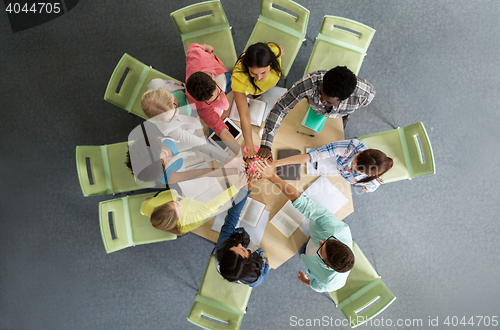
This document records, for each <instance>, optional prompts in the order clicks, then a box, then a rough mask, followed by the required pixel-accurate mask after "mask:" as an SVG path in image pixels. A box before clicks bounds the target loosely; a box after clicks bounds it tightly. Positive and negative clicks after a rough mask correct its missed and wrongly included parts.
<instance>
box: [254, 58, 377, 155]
mask: <svg viewBox="0 0 500 330" xmlns="http://www.w3.org/2000/svg"><path fill="white" fill-rule="evenodd" d="M374 97H375V88H374V87H373V85H372V84H370V83H369V82H367V81H366V80H364V79H361V78H358V77H356V75H355V74H354V73H353V72H352V71H351V70H349V69H348V68H347V67H345V66H343V67H340V66H337V67H335V68H333V69H331V70H329V71H326V70H320V71H315V72H311V73H308V74H306V75H305V76H304V77H302V79H300V80H299V81H297V82H296V83H294V84H293V86H292V87H291V88H290V89H289V90H288V91H287V92H286V93H285V94H284V95H283V96H282V97H281V98H280V99H279V100H278V101H277V102H276V104H275V105H274V107H273V108H272V109H271V112H270V113H269V116H268V117H267V120H266V125H265V127H264V132H263V135H262V140H261V146H260V149H259V152H258V157H259V158H272V153H271V148H272V144H273V139H274V136H275V135H276V133H277V132H278V129H279V127H280V125H281V122H282V121H283V119H284V118H285V116H286V115H287V113H288V112H289V111H290V110H292V109H293V108H294V107H295V105H296V104H297V103H298V102H299V101H301V100H302V99H304V98H306V99H307V101H308V102H309V105H310V107H311V108H312V110H314V112H315V113H316V114H317V115H319V116H325V117H328V118H338V117H342V121H343V123H344V128H345V126H346V124H347V119H348V118H349V115H350V114H351V113H353V112H354V111H355V110H356V109H358V108H360V107H365V106H367V105H368V104H370V102H371V101H372V100H373V98H374Z"/></svg>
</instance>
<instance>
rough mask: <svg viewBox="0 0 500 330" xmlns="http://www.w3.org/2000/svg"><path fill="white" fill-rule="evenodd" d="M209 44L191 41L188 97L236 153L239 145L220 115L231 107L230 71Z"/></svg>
mask: <svg viewBox="0 0 500 330" xmlns="http://www.w3.org/2000/svg"><path fill="white" fill-rule="evenodd" d="M213 51H214V48H213V47H212V46H210V45H207V44H203V45H199V44H191V45H189V47H188V50H187V56H186V97H187V99H188V101H189V104H195V106H196V110H197V111H198V114H199V115H200V117H201V119H203V121H204V122H205V123H206V124H207V125H208V127H210V128H211V129H212V130H213V131H214V132H215V134H217V135H218V136H219V137H220V139H221V140H222V141H224V143H225V144H226V145H227V146H228V147H229V148H230V149H231V150H233V151H234V152H235V153H236V154H238V153H239V152H240V146H239V144H238V142H236V140H235V138H234V137H233V135H232V134H231V133H230V132H229V129H228V127H227V126H226V124H224V122H223V121H222V119H221V115H222V112H223V111H225V110H227V109H229V102H228V100H227V97H226V94H225V91H226V90H227V89H226V87H227V86H230V85H231V80H230V79H231V74H230V73H229V71H228V69H227V68H226V67H225V66H224V64H223V63H222V62H221V61H220V60H219V59H218V58H217V56H215V55H214V54H213Z"/></svg>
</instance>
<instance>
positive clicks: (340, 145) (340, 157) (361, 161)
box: [272, 139, 393, 192]
mask: <svg viewBox="0 0 500 330" xmlns="http://www.w3.org/2000/svg"><path fill="white" fill-rule="evenodd" d="M329 157H336V159H337V169H338V170H339V172H340V175H341V176H342V177H343V178H344V179H346V180H347V182H349V183H350V184H353V185H355V186H361V187H363V191H364V192H373V191H375V190H377V188H378V187H379V186H380V184H381V183H382V178H381V176H382V175H383V174H384V173H386V172H387V171H389V170H390V169H391V168H392V165H393V161H392V158H390V157H387V155H386V154H385V153H383V152H382V151H380V150H377V149H368V147H367V146H365V145H364V144H363V143H362V142H361V141H359V140H357V139H352V140H341V141H335V142H332V143H330V144H327V145H324V146H322V147H319V148H313V149H311V150H309V152H307V153H305V154H300V155H296V156H291V157H287V158H282V159H278V160H276V161H274V162H273V163H272V166H275V167H276V166H283V165H289V164H300V163H307V162H310V163H316V162H317V161H319V160H321V159H325V158H329Z"/></svg>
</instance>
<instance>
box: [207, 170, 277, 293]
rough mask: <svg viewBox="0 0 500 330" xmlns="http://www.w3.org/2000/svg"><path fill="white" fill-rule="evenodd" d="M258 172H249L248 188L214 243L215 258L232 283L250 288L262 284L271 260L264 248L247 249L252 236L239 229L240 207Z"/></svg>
mask: <svg viewBox="0 0 500 330" xmlns="http://www.w3.org/2000/svg"><path fill="white" fill-rule="evenodd" d="M256 180H257V174H255V173H252V174H249V182H248V190H241V191H240V192H239V196H237V198H236V200H237V201H239V200H240V199H241V201H239V202H238V203H237V204H235V205H233V206H232V207H231V208H230V209H229V210H228V211H227V216H226V218H225V219H224V225H223V226H222V228H221V231H220V234H219V238H218V240H217V243H216V245H215V257H216V258H217V261H218V262H219V272H220V274H221V275H222V277H224V278H225V279H226V280H228V281H229V282H240V283H243V284H247V285H249V286H250V287H256V286H258V285H261V284H262V283H263V282H264V281H265V280H266V278H267V274H268V273H269V269H270V266H269V263H268V262H267V258H265V257H264V251H263V250H262V248H258V249H257V250H255V251H253V252H251V251H250V250H248V249H247V248H248V245H249V244H250V236H249V235H248V233H247V232H246V231H245V229H244V228H241V227H239V228H236V225H237V223H238V220H239V218H240V214H241V210H242V209H243V206H244V205H245V202H246V200H247V197H248V195H249V194H250V191H251V189H252V185H253V183H255V181H256Z"/></svg>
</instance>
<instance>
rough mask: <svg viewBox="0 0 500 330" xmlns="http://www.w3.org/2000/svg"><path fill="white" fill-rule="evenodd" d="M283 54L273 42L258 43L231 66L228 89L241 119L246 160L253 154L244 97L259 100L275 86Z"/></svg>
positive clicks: (248, 115) (280, 74)
mask: <svg viewBox="0 0 500 330" xmlns="http://www.w3.org/2000/svg"><path fill="white" fill-rule="evenodd" d="M283 55H284V50H283V47H281V46H278V45H277V44H275V43H274V42H269V43H267V44H265V43H262V42H258V43H256V44H253V45H251V46H250V47H248V49H247V50H246V52H244V53H243V54H241V55H240V57H239V58H238V61H237V62H236V65H235V66H234V69H233V75H232V79H231V80H232V82H231V87H232V90H233V95H234V102H235V103H236V107H237V108H238V114H239V116H240V123H241V130H242V133H243V138H244V139H245V145H246V147H247V154H246V155H247V157H254V156H255V155H256V152H255V150H254V145H253V139H252V126H251V123H250V112H249V109H248V103H247V95H251V96H252V97H258V96H259V95H261V94H262V93H264V92H265V91H267V90H269V89H271V88H273V87H274V86H276V84H277V83H278V81H279V80H280V78H281V76H282V72H281V57H282V56H283Z"/></svg>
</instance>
